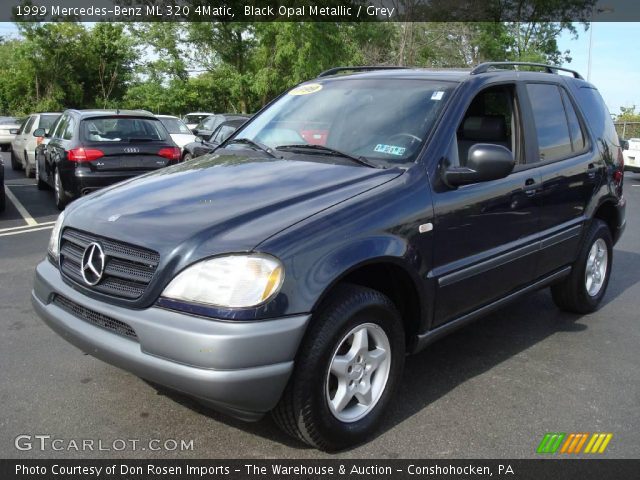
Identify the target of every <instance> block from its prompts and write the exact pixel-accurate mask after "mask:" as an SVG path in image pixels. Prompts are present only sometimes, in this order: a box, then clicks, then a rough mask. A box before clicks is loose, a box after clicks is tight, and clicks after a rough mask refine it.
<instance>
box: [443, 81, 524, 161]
mask: <svg viewBox="0 0 640 480" xmlns="http://www.w3.org/2000/svg"><path fill="white" fill-rule="evenodd" d="M520 138H521V128H520V119H519V109H518V102H517V98H516V94H515V86H514V85H500V86H497V87H490V88H488V89H486V90H483V91H482V92H480V93H479V94H478V95H476V97H475V98H474V99H473V101H472V102H471V104H470V105H469V107H468V108H467V111H466V112H465V114H464V118H463V119H462V122H460V125H459V126H458V130H457V133H456V139H457V142H456V145H455V147H456V149H457V151H458V155H457V156H458V161H459V165H462V166H464V165H466V163H467V157H468V155H469V149H470V148H471V147H472V146H473V145H475V144H477V143H492V144H495V145H501V146H503V147H505V148H507V149H508V150H511V152H513V155H514V158H515V159H516V163H522V162H521V161H520V158H521V154H520V152H521V151H522V145H521V141H520ZM454 150H455V149H454Z"/></svg>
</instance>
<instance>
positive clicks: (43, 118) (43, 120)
mask: <svg viewBox="0 0 640 480" xmlns="http://www.w3.org/2000/svg"><path fill="white" fill-rule="evenodd" d="M58 117H60V115H40V122H39V123H38V128H44V129H45V130H48V129H50V128H51V126H52V125H53V123H54V122H55V121H56V119H57V118H58Z"/></svg>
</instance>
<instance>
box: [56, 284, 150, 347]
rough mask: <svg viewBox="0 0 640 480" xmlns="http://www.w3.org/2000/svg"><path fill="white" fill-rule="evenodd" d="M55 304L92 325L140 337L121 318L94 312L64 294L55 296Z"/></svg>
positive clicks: (130, 336)
mask: <svg viewBox="0 0 640 480" xmlns="http://www.w3.org/2000/svg"><path fill="white" fill-rule="evenodd" d="M53 304H54V305H56V306H58V307H60V308H61V309H62V310H64V311H65V312H67V313H70V314H71V315H73V316H75V317H77V318H79V319H80V320H84V321H85V322H88V323H91V324H92V325H96V326H98V327H102V328H105V329H107V330H110V331H112V332H114V333H117V334H118V335H122V336H123V337H127V338H132V339H136V340H137V339H138V335H136V332H135V331H134V330H133V328H131V327H130V326H129V325H127V324H126V323H124V322H121V321H120V320H116V319H115V318H111V317H107V316H106V315H103V314H102V313H98V312H94V311H93V310H90V309H88V308H86V307H83V306H82V305H78V304H77V303H75V302H72V301H71V300H69V299H68V298H66V297H63V296H62V295H56V296H55V297H53Z"/></svg>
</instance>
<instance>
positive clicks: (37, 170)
mask: <svg viewBox="0 0 640 480" xmlns="http://www.w3.org/2000/svg"><path fill="white" fill-rule="evenodd" d="M38 162H39V160H38V156H37V155H36V158H35V177H36V184H37V185H38V190H47V189H48V188H49V185H47V182H45V181H44V180H42V177H41V172H40V165H39V163H38Z"/></svg>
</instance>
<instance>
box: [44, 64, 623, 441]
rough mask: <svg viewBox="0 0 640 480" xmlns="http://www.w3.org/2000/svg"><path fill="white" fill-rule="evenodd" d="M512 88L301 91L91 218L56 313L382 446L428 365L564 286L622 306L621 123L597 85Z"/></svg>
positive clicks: (354, 70) (489, 76)
mask: <svg viewBox="0 0 640 480" xmlns="http://www.w3.org/2000/svg"><path fill="white" fill-rule="evenodd" d="M512 67H513V64H508V65H506V64H501V63H490V64H481V65H479V66H478V67H476V68H475V69H473V70H472V71H470V72H469V71H458V72H452V71H446V72H445V71H429V70H421V69H407V68H379V67H350V68H346V67H344V68H337V69H332V70H330V71H328V72H325V73H324V74H322V75H320V76H319V77H318V78H317V79H314V80H313V81H310V82H306V83H303V84H301V85H299V86H297V87H295V88H293V89H291V90H289V91H287V92H285V93H284V94H282V95H281V96H280V97H278V98H277V99H275V100H274V101H273V102H271V103H270V104H269V105H267V106H266V107H265V108H264V109H263V110H262V111H261V112H259V113H258V114H257V115H256V116H254V117H253V118H252V119H251V120H249V121H248V122H247V123H245V124H244V125H243V126H242V127H240V129H238V131H236V133H234V134H233V135H232V136H231V137H230V138H229V139H228V140H226V141H225V142H224V143H223V144H222V145H221V146H220V148H218V149H217V150H216V151H215V152H213V153H212V154H208V155H205V156H202V157H200V158H197V159H194V160H191V161H188V162H185V163H181V164H178V165H174V166H170V167H167V168H164V169H161V170H158V171H156V172H152V173H148V174H145V175H143V176H142V177H138V178H134V179H131V180H128V181H125V182H123V183H121V184H119V185H118V186H116V187H109V188H107V189H104V190H101V191H98V192H96V193H94V194H92V195H89V196H87V197H83V198H81V199H79V200H77V201H76V202H73V203H72V204H71V205H69V207H68V209H67V211H66V212H65V213H64V214H62V215H61V216H60V218H59V219H58V221H57V223H56V225H55V228H54V230H53V232H52V235H51V241H50V243H49V251H48V255H47V258H46V259H45V260H44V261H42V262H41V263H40V264H39V265H38V267H37V270H36V276H35V286H34V289H33V304H34V306H35V309H36V311H37V312H38V314H39V315H40V316H41V317H42V319H43V320H44V321H45V322H46V323H47V324H48V325H49V326H50V327H51V328H52V329H53V330H55V331H56V332H58V333H59V334H60V335H62V336H63V337H65V338H66V339H67V340H68V341H69V342H71V343H73V344H74V345H76V346H77V347H79V348H80V349H82V350H84V351H85V352H87V353H89V354H91V355H94V356H96V357H98V358H100V359H102V360H104V361H106V362H109V363H111V364H113V365H116V366H118V367H121V368H123V369H125V370H128V371H130V372H133V373H134V374H135V375H138V376H140V377H142V378H144V379H147V380H148V381H151V382H154V383H157V384H162V385H164V386H166V387H169V388H171V389H174V390H177V391H180V392H183V393H185V394H188V395H190V396H193V397H195V398H197V399H199V400H200V401H202V402H204V403H205V404H208V405H210V406H212V407H213V408H215V409H218V410H221V411H223V412H226V413H228V414H231V415H234V416H236V417H240V418H243V419H246V420H252V419H253V420H255V419H259V418H260V417H261V416H263V415H264V414H265V413H267V412H270V411H271V412H272V414H273V416H274V417H275V420H276V422H277V423H278V424H279V425H280V426H281V427H282V428H283V429H284V430H285V431H286V432H288V433H289V434H291V435H293V436H294V437H297V438H299V439H300V440H302V441H304V442H307V443H309V444H311V445H314V446H316V447H318V448H321V449H326V450H332V449H339V448H342V447H346V446H348V445H352V444H354V443H357V442H361V441H363V440H364V439H365V438H366V437H367V436H368V435H369V434H371V433H372V432H373V430H374V429H375V427H376V424H378V423H379V421H380V418H381V416H382V415H384V412H385V409H386V408H387V407H388V406H389V403H390V402H391V401H392V396H393V391H394V388H395V387H396V385H397V384H398V381H399V379H400V376H401V372H402V369H403V364H404V359H405V355H406V354H408V353H414V352H416V351H418V350H420V349H422V348H424V347H425V346H426V345H428V344H429V343H430V342H431V341H433V340H434V339H436V338H438V337H440V336H442V335H443V334H446V333H448V332H450V331H452V330H454V329H455V328H457V327H460V326H462V325H464V324H466V323H467V322H469V321H471V320H473V319H475V318H477V317H478V316H480V315H482V314H484V313H486V312H489V311H490V310H492V309H494V308H496V307H500V306H501V305H503V304H505V303H506V302H508V301H510V300H513V299H515V298H517V297H519V296H520V295H522V294H525V293H528V292H531V291H534V290H536V289H540V288H542V287H546V286H550V287H551V290H552V292H553V299H554V300H555V302H556V303H557V304H558V306H559V307H560V308H562V309H564V310H568V311H572V312H580V313H587V312H591V311H593V310H595V309H596V308H597V307H598V304H599V303H600V302H601V300H602V298H603V296H604V294H605V291H606V288H607V283H608V281H609V276H610V272H611V262H612V247H613V245H614V243H615V242H616V241H617V240H618V238H619V237H620V235H621V233H622V231H623V229H624V226H625V220H624V212H625V200H624V198H623V195H622V183H623V168H624V165H623V160H622V151H621V148H620V145H619V140H618V136H617V135H616V132H615V129H614V126H613V124H612V122H611V118H610V116H609V113H608V112H607V109H606V107H605V105H604V103H603V101H602V99H601V97H600V95H599V93H598V91H597V90H596V89H595V88H594V87H593V86H592V85H591V84H589V83H588V82H586V81H584V80H583V79H582V78H581V77H580V75H579V74H577V73H575V72H562V73H563V74H560V72H559V70H560V69H558V68H556V67H549V66H544V65H543V66H539V67H540V69H541V70H542V71H531V70H533V69H534V67H535V66H532V65H528V66H527V68H528V69H529V70H528V71H522V70H520V71H518V70H517V68H515V69H514V68H512ZM565 73H569V74H570V75H566V74H565Z"/></svg>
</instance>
